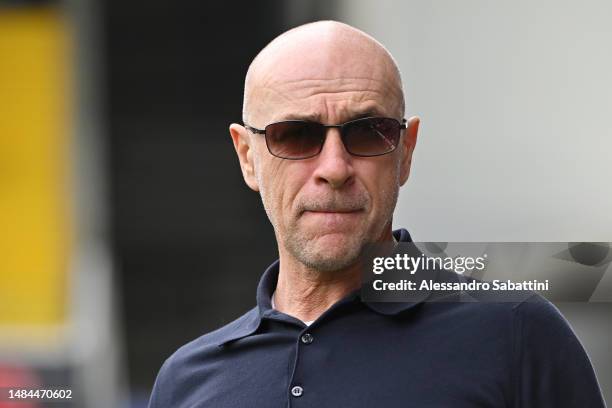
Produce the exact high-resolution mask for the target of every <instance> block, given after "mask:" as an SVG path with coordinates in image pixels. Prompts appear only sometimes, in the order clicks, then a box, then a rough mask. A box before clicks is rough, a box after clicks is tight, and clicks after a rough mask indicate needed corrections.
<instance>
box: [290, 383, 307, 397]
mask: <svg viewBox="0 0 612 408" xmlns="http://www.w3.org/2000/svg"><path fill="white" fill-rule="evenodd" d="M303 393H304V389H303V388H302V387H300V386H299V385H296V386H295V387H293V388H292V389H291V395H293V396H294V397H301V396H302V394H303Z"/></svg>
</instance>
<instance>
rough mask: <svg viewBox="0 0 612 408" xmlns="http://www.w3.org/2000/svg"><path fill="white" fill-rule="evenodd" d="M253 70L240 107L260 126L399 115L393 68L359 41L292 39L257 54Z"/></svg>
mask: <svg viewBox="0 0 612 408" xmlns="http://www.w3.org/2000/svg"><path fill="white" fill-rule="evenodd" d="M252 68H253V72H252V73H251V77H250V80H249V81H247V82H248V83H247V86H248V87H250V90H249V91H248V98H247V96H246V95H245V103H246V102H247V101H246V99H248V110H249V112H248V114H249V116H250V120H251V121H256V122H257V123H258V124H259V125H262V124H267V123H271V122H274V121H279V120H285V119H310V120H316V121H318V122H323V123H325V122H329V121H332V122H338V121H345V120H350V119H352V118H354V117H359V116H392V117H398V118H399V117H401V116H402V115H403V95H402V89H401V80H400V78H399V72H398V71H397V68H396V66H395V63H394V62H393V60H392V59H391V57H390V56H389V55H388V53H387V52H386V50H384V49H382V48H381V47H380V46H378V45H377V44H376V43H373V42H370V41H366V40H364V39H361V38H357V39H355V38H348V37H342V36H338V35H336V36H333V37H330V38H325V37H323V38H298V39H296V38H293V40H292V41H291V42H290V41H286V42H283V43H280V44H277V45H276V46H275V47H274V48H272V49H270V50H267V52H266V53H265V54H263V55H260V56H259V57H258V60H257V61H256V64H254V66H253V67H252Z"/></svg>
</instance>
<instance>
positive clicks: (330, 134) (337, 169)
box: [314, 128, 355, 189]
mask: <svg viewBox="0 0 612 408" xmlns="http://www.w3.org/2000/svg"><path fill="white" fill-rule="evenodd" d="M352 161H353V158H352V156H351V155H350V153H349V152H347V151H346V148H345V147H344V143H343V142H342V138H341V136H340V131H339V130H338V129H336V128H330V129H328V130H327V137H326V138H325V143H324V144H323V149H322V150H321V153H319V155H318V156H317V168H316V170H315V174H314V175H315V177H316V179H317V182H319V183H327V184H328V185H329V186H330V187H332V188H334V189H339V188H342V187H344V186H345V185H348V184H350V183H351V182H352V181H353V179H354V176H355V172H354V168H353V162H352Z"/></svg>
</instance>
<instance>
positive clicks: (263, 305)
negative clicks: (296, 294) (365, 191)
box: [218, 228, 428, 347]
mask: <svg viewBox="0 0 612 408" xmlns="http://www.w3.org/2000/svg"><path fill="white" fill-rule="evenodd" d="M393 236H394V237H395V239H396V240H397V241H398V242H412V238H411V237H410V234H409V233H408V231H407V230H405V229H403V228H402V229H399V230H396V231H393ZM278 273H279V261H278V260H276V261H274V263H272V265H270V266H269V267H268V268H267V269H266V271H265V272H264V273H263V275H262V277H261V279H260V281H259V284H258V285H257V297H256V298H257V306H256V307H255V308H254V309H252V310H251V311H249V312H248V313H247V314H246V315H245V316H244V317H243V319H240V322H239V323H238V324H237V326H236V327H234V328H232V330H231V332H230V333H228V335H227V336H225V338H223V339H221V340H220V342H219V343H218V345H219V346H220V347H221V346H224V345H226V344H228V343H230V342H233V341H235V340H239V339H241V338H244V337H248V336H250V335H252V334H254V333H255V332H256V331H257V329H258V328H259V326H260V325H261V321H262V320H263V319H265V318H270V317H273V316H281V315H282V316H286V315H284V314H283V313H280V312H278V311H276V310H274V309H273V308H272V301H271V299H272V294H273V293H274V290H275V289H276V283H277V281H278ZM420 292H421V294H420V295H419V297H418V298H415V299H414V300H413V301H410V302H368V301H363V300H361V297H360V290H359V289H358V290H356V291H354V292H352V293H350V294H349V295H347V296H346V297H345V298H344V299H341V300H339V301H338V303H345V302H348V301H352V300H358V301H360V302H362V303H363V304H365V305H366V306H367V307H369V308H370V309H371V310H373V311H375V312H377V313H379V314H382V315H387V316H394V315H397V314H399V313H402V312H404V311H406V310H408V309H411V308H413V307H415V306H416V305H418V304H420V303H422V302H423V301H424V300H425V299H426V298H427V296H428V293H425V292H423V291H420ZM338 303H336V305H337V304H338ZM333 307H334V306H332V308H333ZM295 320H296V321H297V319H295Z"/></svg>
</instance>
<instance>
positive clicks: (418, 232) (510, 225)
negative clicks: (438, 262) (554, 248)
mask: <svg viewBox="0 0 612 408" xmlns="http://www.w3.org/2000/svg"><path fill="white" fill-rule="evenodd" d="M339 11H340V17H341V20H342V21H345V22H347V23H349V24H352V25H354V26H356V27H358V28H361V29H363V30H364V31H366V32H368V33H370V34H371V35H372V36H374V37H375V38H377V39H378V40H379V41H381V42H382V43H383V44H385V45H386V46H387V48H389V50H390V51H391V53H392V54H393V55H394V56H395V57H396V59H397V60H398V63H399V65H400V68H401V70H402V73H403V79H404V90H405V92H406V97H407V116H411V115H418V116H420V117H421V119H422V122H421V125H422V126H421V130H420V136H419V140H418V143H417V147H416V151H415V157H414V160H413V172H412V174H411V179H410V180H409V182H408V184H407V185H406V187H404V189H403V191H402V193H401V195H400V201H399V203H398V208H397V211H396V218H395V225H396V227H397V226H405V227H407V228H409V230H410V231H411V232H412V234H413V236H414V238H415V240H419V241H461V240H464V241H612V24H610V21H611V20H612V2H610V1H607V0H601V1H596V0H585V1H581V2H576V1H571V2H570V1H553V0H545V1H536V2H534V1H527V0H513V1H503V2H502V1H492V0H489V1H486V0H461V1H457V0H437V1H412V0H411V1H391V0H378V1H367V0H342V1H340V7H339Z"/></svg>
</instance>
